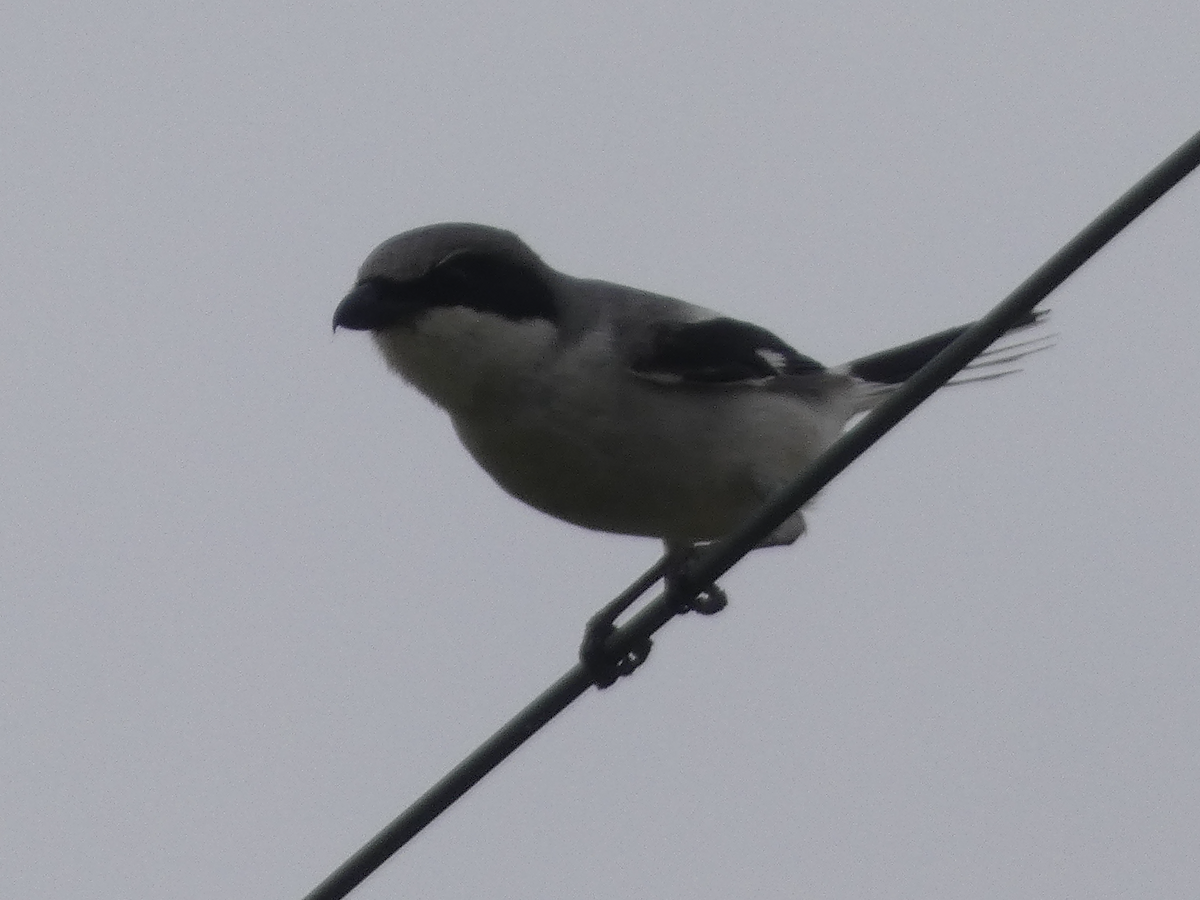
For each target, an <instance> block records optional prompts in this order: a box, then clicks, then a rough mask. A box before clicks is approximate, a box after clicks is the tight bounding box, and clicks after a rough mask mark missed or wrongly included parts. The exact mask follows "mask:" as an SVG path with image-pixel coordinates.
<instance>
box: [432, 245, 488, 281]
mask: <svg viewBox="0 0 1200 900" xmlns="http://www.w3.org/2000/svg"><path fill="white" fill-rule="evenodd" d="M434 268H435V270H436V271H437V272H438V273H439V274H441V275H442V277H444V278H449V279H451V280H453V281H457V282H460V283H462V282H466V283H473V282H478V281H479V280H480V279H481V278H484V277H486V275H487V270H488V268H489V267H488V261H487V260H486V259H485V258H483V257H482V256H480V255H479V254H477V253H471V252H469V251H460V252H458V253H452V254H450V255H449V256H447V257H446V258H445V259H443V260H442V261H441V262H439V263H438V264H437V265H436V266H435V267H434Z"/></svg>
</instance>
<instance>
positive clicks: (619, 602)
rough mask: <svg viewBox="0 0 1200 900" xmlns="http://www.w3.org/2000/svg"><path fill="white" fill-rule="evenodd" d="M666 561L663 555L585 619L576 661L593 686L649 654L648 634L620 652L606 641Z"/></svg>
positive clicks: (628, 669)
mask: <svg viewBox="0 0 1200 900" xmlns="http://www.w3.org/2000/svg"><path fill="white" fill-rule="evenodd" d="M666 565H667V557H666V556H664V557H663V558H662V559H660V560H659V561H658V562H656V563H655V564H654V565H653V566H651V567H650V568H649V569H647V570H646V572H645V573H644V574H643V575H642V576H641V577H640V578H638V579H637V581H635V582H634V583H633V584H631V585H630V586H629V587H627V588H626V589H625V590H624V591H622V592H621V593H620V594H619V595H617V597H616V598H615V599H614V600H612V601H611V602H609V603H606V604H605V605H604V606H602V607H601V608H600V610H599V611H598V612H597V613H596V614H595V615H594V616H592V617H591V619H589V620H588V623H587V627H586V628H585V629H584V631H583V643H581V644H580V645H579V661H580V662H581V663H583V666H584V668H585V669H587V670H588V673H589V674H590V675H591V676H592V681H593V682H594V683H595V685H596V687H600V688H606V687H608V686H609V685H611V684H612V683H613V682H614V681H616V680H617V679H618V678H620V677H621V676H622V675H628V674H629V673H630V672H632V671H633V670H634V669H636V668H637V667H638V666H640V665H641V664H642V663H644V662H645V661H646V657H647V656H649V655H650V647H651V641H650V639H649V638H646V640H645V641H644V642H642V643H640V644H638V645H637V646H635V647H632V648H631V649H630V650H628V651H627V652H626V653H624V654H621V655H618V654H613V653H610V652H609V650H608V648H607V646H606V645H607V642H608V639H609V638H610V637H611V636H612V634H613V632H614V631H616V630H617V619H618V618H620V616H621V614H622V613H624V612H625V610H627V609H629V607H630V606H632V605H633V604H634V602H635V601H636V600H637V599H638V598H639V597H640V596H642V594H644V593H646V591H648V590H650V588H651V587H653V586H654V584H655V582H657V581H658V580H659V579H660V578H662V577H663V574H664V573H665V572H666Z"/></svg>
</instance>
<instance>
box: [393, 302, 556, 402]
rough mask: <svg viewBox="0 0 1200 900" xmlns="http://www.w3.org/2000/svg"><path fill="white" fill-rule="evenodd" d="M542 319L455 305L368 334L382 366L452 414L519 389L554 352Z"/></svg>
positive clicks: (552, 333) (551, 328)
mask: <svg viewBox="0 0 1200 900" xmlns="http://www.w3.org/2000/svg"><path fill="white" fill-rule="evenodd" d="M556 337H557V329H556V328H555V327H554V326H553V325H552V324H551V323H550V322H548V321H546V320H545V319H524V320H522V321H513V320H512V319H506V318H504V317H503V316H499V315H496V314H494V313H485V312H480V311H479V310H475V309H467V308H465V307H461V306H454V307H446V308H436V309H431V310H428V311H427V312H425V313H423V314H422V315H421V317H420V318H419V319H417V321H416V322H415V323H414V324H413V325H411V326H400V327H397V328H391V329H388V330H387V331H380V332H376V333H375V334H374V338H375V343H376V345H377V346H378V347H379V350H380V352H382V353H383V356H384V358H385V359H386V360H387V363H388V365H389V366H390V367H391V368H392V369H394V370H395V371H396V372H397V373H399V374H400V376H401V377H403V378H404V379H405V380H406V381H408V382H410V383H411V384H412V385H413V386H414V387H415V388H417V389H418V390H419V391H421V392H422V393H423V394H425V395H426V396H427V397H429V399H430V400H432V401H433V402H434V403H436V404H438V405H439V406H441V407H443V408H444V409H446V410H447V411H448V412H450V413H452V414H457V413H462V412H465V411H467V410H468V409H470V408H472V407H474V406H477V405H478V404H480V403H487V402H489V401H492V400H495V399H496V398H497V397H498V396H502V395H504V394H506V393H510V392H511V391H513V390H516V389H519V388H520V386H521V383H522V382H523V381H524V380H525V378H526V377H528V376H529V375H530V374H532V373H533V372H535V371H536V370H537V368H538V367H539V366H540V364H541V363H542V362H543V361H544V360H545V359H546V358H547V357H548V356H549V355H550V353H551V352H552V351H553V349H554V345H555V342H556Z"/></svg>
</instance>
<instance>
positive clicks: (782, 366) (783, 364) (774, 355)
mask: <svg viewBox="0 0 1200 900" xmlns="http://www.w3.org/2000/svg"><path fill="white" fill-rule="evenodd" d="M754 352H755V354H756V355H757V356H758V358H759V359H761V360H762V361H763V362H765V363H766V364H767V365H768V366H770V367H771V368H772V369H774V370H775V371H776V372H778V373H779V374H780V375H782V374H783V373H784V372H786V371H787V363H788V359H787V357H786V356H784V355H783V354H782V353H780V352H779V351H778V350H770V349H767V348H766V347H763V348H760V349H758V350H756V351H754Z"/></svg>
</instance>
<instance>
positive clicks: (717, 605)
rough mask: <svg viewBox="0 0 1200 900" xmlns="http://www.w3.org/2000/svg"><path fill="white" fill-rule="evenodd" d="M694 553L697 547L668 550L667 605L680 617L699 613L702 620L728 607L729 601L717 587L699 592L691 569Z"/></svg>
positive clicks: (699, 589) (703, 588) (665, 582)
mask: <svg viewBox="0 0 1200 900" xmlns="http://www.w3.org/2000/svg"><path fill="white" fill-rule="evenodd" d="M695 553H696V548H695V547H683V548H671V549H668V550H667V563H666V568H665V570H664V572H663V583H664V584H665V585H666V589H667V602H668V603H669V604H671V607H672V609H674V610H675V611H676V612H677V613H680V614H683V613H689V612H697V613H700V615H702V616H711V615H713V614H714V613H719V612H720V611H721V610H723V609H724V608H725V607H726V606H728V605H729V597H728V595H727V594H726V593H725V592H724V591H723V590H721V588H719V587H717V585H715V584H710V585H707V586H705V587H702V588H697V587H696V585H695V584H694V583H693V582H692V578H691V572H690V571H689V568H688V567H689V564H690V563H691V560H692V557H693V556H695Z"/></svg>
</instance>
